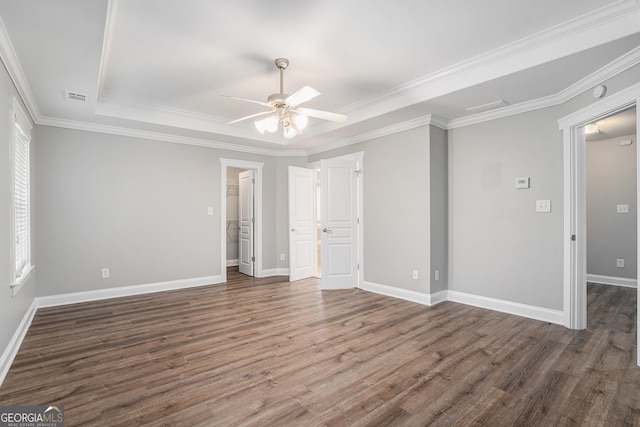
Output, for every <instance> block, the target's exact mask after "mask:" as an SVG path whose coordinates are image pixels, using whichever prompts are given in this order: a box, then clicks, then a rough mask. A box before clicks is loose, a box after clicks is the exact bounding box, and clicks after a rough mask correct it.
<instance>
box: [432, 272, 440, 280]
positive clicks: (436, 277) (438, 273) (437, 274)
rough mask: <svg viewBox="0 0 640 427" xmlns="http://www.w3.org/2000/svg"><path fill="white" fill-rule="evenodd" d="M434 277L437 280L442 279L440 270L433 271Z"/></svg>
mask: <svg viewBox="0 0 640 427" xmlns="http://www.w3.org/2000/svg"><path fill="white" fill-rule="evenodd" d="M433 276H434V279H435V280H436V282H437V281H438V280H440V270H436V272H435V273H433Z"/></svg>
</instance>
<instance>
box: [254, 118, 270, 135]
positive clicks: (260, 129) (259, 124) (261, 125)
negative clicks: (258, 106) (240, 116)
mask: <svg viewBox="0 0 640 427" xmlns="http://www.w3.org/2000/svg"><path fill="white" fill-rule="evenodd" d="M253 124H254V126H255V127H256V129H258V132H260V134H261V135H264V132H265V131H266V130H267V126H266V125H265V123H264V119H262V120H256V121H255V122H254V123H253Z"/></svg>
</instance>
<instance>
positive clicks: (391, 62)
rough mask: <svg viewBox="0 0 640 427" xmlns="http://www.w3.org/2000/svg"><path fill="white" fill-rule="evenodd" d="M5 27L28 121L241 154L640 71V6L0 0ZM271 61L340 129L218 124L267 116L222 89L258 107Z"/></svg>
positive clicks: (630, 2) (529, 100)
mask: <svg viewBox="0 0 640 427" xmlns="http://www.w3.org/2000/svg"><path fill="white" fill-rule="evenodd" d="M0 18H1V19H2V23H3V24H4V27H5V29H6V34H7V35H8V37H6V36H5V37H0V42H3V41H4V44H3V46H0V47H1V48H2V49H1V51H2V52H3V59H4V60H5V63H7V68H8V69H9V70H10V73H11V74H12V76H13V78H14V80H15V81H16V83H17V85H18V87H19V89H20V91H21V92H22V95H23V97H24V98H25V99H26V101H27V104H28V108H29V110H30V112H31V114H32V115H33V116H34V119H35V120H36V122H38V123H41V124H45V125H54V126H67V127H73V128H79V129H90V130H98V131H113V132H116V133H118V132H119V133H125V132H132V133H134V134H135V132H139V133H140V134H145V133H146V134H147V135H151V134H152V135H159V134H162V135H165V136H168V137H171V138H183V139H185V140H187V139H188V140H191V141H199V142H202V143H207V142H211V143H212V144H223V146H225V147H232V148H233V147H236V148H237V149H240V150H249V151H250V150H254V151H255V150H263V151H269V152H283V153H284V152H287V153H308V152H317V151H321V150H323V149H326V148H328V147H331V146H337V145H340V144H342V145H344V144H348V143H350V142H356V141H358V140H362V139H363V138H366V137H368V136H371V135H376V134H378V133H380V132H385V129H393V128H394V127H398V126H405V125H406V124H407V123H419V122H421V121H429V120H431V121H432V122H435V123H437V124H438V125H440V126H443V127H447V126H453V125H455V124H456V123H464V122H465V120H467V121H468V120H474V118H476V117H477V118H482V117H483V115H482V113H481V114H480V115H476V116H474V115H473V114H474V113H472V112H469V111H466V110H465V109H466V108H468V107H472V106H476V105H482V104H486V103H490V102H494V101H498V100H504V101H505V102H506V103H507V104H509V106H507V107H505V108H504V109H503V110H504V111H505V112H506V111H510V110H509V109H513V108H514V106H516V107H518V106H523V105H534V104H535V102H539V101H540V100H541V99H542V100H545V99H551V100H553V99H556V98H558V97H560V98H562V97H563V96H564V97H567V96H572V94H571V93H570V92H571V89H572V88H579V89H580V90H585V89H587V88H589V87H591V86H588V87H583V86H587V85H595V83H599V82H597V78H598V77H604V76H606V73H603V72H602V70H603V69H606V68H607V67H611V65H610V64H611V63H615V64H619V63H624V64H626V65H625V66H627V67H628V66H630V65H633V64H635V63H638V62H640V48H638V46H640V5H639V4H638V0H619V1H605V0H563V1H557V0H527V1H525V0H522V1H517V2H515V1H513V0H488V1H485V2H473V1H469V0H448V1H433V0H432V1H419V0H396V1H394V2H389V1H384V0H375V1H372V0H350V1H338V0H323V1H316V2H311V1H300V0H280V1H278V2H265V1H264V0H237V1H233V2H222V1H218V2H216V1H211V0H182V1H179V2H178V1H175V0H136V1H122V0H111V1H107V0H92V1H87V0H56V1H51V0H21V1H15V0H0ZM14 52H15V58H14V57H12V55H13V53H14ZM277 57H286V58H288V59H289V60H290V62H291V63H290V66H289V69H288V70H286V71H285V92H288V93H292V92H294V91H295V90H297V89H299V88H300V87H302V86H304V85H309V86H312V87H314V88H316V89H318V90H319V91H320V92H322V95H321V96H319V97H317V98H315V99H313V100H312V101H310V102H308V103H307V104H305V105H304V106H306V107H310V108H316V109H321V110H328V111H336V112H340V113H343V114H347V115H348V116H349V119H348V120H347V121H346V122H345V123H343V124H336V123H332V122H324V121H321V120H317V119H316V120H314V119H312V121H311V123H310V126H309V128H308V130H306V131H305V134H304V135H301V136H298V137H296V138H294V139H292V140H285V139H284V138H283V137H282V136H281V135H280V134H274V135H266V136H262V135H260V134H259V133H258V132H256V131H255V129H253V127H252V123H251V121H250V120H249V121H246V122H240V123H237V124H234V125H226V124H225V123H226V122H228V121H231V120H234V119H236V118H239V117H243V116H246V115H249V114H253V113H258V112H260V111H262V108H263V107H261V106H259V105H255V104H250V103H243V102H239V101H235V100H231V99H228V98H225V97H222V96H220V95H232V96H236V97H241V98H249V99H254V100H258V101H266V98H267V96H269V95H270V94H272V93H276V92H278V89H279V87H278V86H279V75H278V70H277V68H276V67H275V65H274V63H273V61H274V59H275V58H277ZM603 67H604V68H603ZM618 68H620V67H618ZM64 91H72V92H77V93H82V94H85V95H87V96H88V101H87V102H86V103H79V102H77V101H69V100H65V98H64V96H63V94H64ZM574 95H575V94H574ZM554 97H555V98H554ZM521 108H523V107H521ZM493 114H495V113H493ZM470 116H471V117H470ZM229 144H232V145H229Z"/></svg>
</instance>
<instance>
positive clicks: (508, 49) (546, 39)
mask: <svg viewBox="0 0 640 427" xmlns="http://www.w3.org/2000/svg"><path fill="white" fill-rule="evenodd" d="M639 18H640V5H639V4H638V0H620V1H618V2H615V3H613V4H611V5H607V6H605V7H602V8H600V9H597V10H595V11H592V12H589V13H586V14H584V15H582V16H579V17H577V18H574V19H572V20H569V21H567V22H563V23H561V24H559V25H556V26H554V27H551V28H548V29H546V30H544V31H541V32H539V33H537V34H533V35H531V36H529V37H525V38H523V39H520V40H518V41H516V42H513V43H509V44H507V45H504V46H502V47H500V48H497V49H494V50H492V51H489V52H485V53H483V54H481V55H478V56H476V57H474V58H471V59H469V60H466V61H462V62H460V63H458V64H455V65H452V66H450V67H446V68H443V69H441V70H438V71H436V72H435V73H432V74H429V75H427V76H423V77H420V78H418V79H415V80H413V81H411V82H408V83H406V84H403V85H401V86H397V87H395V88H393V89H390V90H387V91H385V92H382V93H380V94H378V95H375V96H373V97H370V98H367V99H364V100H362V101H359V102H356V103H354V104H351V105H349V106H346V107H345V108H342V109H340V112H341V113H344V114H349V118H350V121H351V122H352V123H353V122H357V121H362V120H367V119H369V118H371V117H375V116H378V115H380V114H384V113H387V112H389V111H394V110H397V109H400V108H404V107H407V106H408V104H407V103H408V102H409V100H410V101H411V103H416V102H424V101H428V100H430V99H433V98H436V97H438V96H442V95H445V94H447V93H451V92H454V91H457V90H461V89H464V88H467V87H470V86H473V85H476V84H480V83H484V82H486V81H489V80H492V79H495V78H499V77H502V76H504V75H507V74H511V73H514V72H518V71H521V70H523V69H526V68H529V67H532V66H535V65H539V64H541V63H545V62H549V61H552V60H555V59H558V58H561V57H564V56H567V55H569V54H572V53H575V52H577V51H581V50H585V49H589V48H592V47H594V46H597V45H601V44H603V43H607V42H609V41H613V40H615V39H618V38H621V37H624V36H626V35H630V34H634V33H636V32H637V28H638V24H637V21H638V19H639Z"/></svg>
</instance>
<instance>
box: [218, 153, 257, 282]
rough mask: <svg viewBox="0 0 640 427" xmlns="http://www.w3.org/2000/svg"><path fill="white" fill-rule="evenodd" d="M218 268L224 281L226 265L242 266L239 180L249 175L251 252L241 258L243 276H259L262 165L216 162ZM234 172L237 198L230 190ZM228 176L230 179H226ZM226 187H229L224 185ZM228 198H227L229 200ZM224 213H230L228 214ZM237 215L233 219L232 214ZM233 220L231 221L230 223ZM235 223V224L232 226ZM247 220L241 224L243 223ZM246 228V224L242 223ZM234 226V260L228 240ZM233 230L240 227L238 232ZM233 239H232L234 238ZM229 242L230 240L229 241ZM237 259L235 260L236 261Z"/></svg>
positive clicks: (244, 162) (248, 217) (243, 161)
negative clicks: (235, 239) (235, 207)
mask: <svg viewBox="0 0 640 427" xmlns="http://www.w3.org/2000/svg"><path fill="white" fill-rule="evenodd" d="M220 163H221V168H220V219H221V221H220V222H221V224H220V268H221V270H222V277H223V281H225V282H226V280H227V265H228V264H231V265H233V263H234V262H237V263H238V265H239V267H242V266H241V264H242V262H243V252H242V245H243V241H242V227H243V222H242V220H243V215H242V201H241V199H242V193H243V189H242V186H243V184H242V180H243V179H242V178H243V174H250V177H249V180H250V181H251V186H252V191H253V194H252V196H251V201H252V206H251V207H250V209H249V211H250V212H251V215H247V218H245V219H246V220H248V225H249V227H250V234H251V241H250V242H249V243H248V246H249V248H250V249H251V252H250V255H249V256H248V257H247V256H245V257H244V259H245V261H246V263H248V266H249V267H250V270H245V274H247V273H246V272H247V271H248V274H249V275H251V276H255V277H263V269H262V168H263V166H264V163H259V162H250V161H246V160H235V159H223V158H221V159H220ZM236 172H237V173H238V175H237V176H238V181H237V195H236V194H234V193H235V192H236V189H235V188H233V185H234V184H235V182H236V181H235V179H234V176H235V173H236ZM229 177H231V179H229ZM228 184H229V185H228ZM229 196H231V197H229ZM228 201H229V203H233V204H235V203H236V202H237V210H234V209H233V208H231V207H229V209H228V207H227V202H228ZM228 212H231V213H230V214H229V213H228ZM236 213H237V218H236V217H234V215H235V214H236ZM234 220H235V221H234ZM235 222H237V225H235ZM246 222H247V221H245V223H246ZM245 225H246V224H245ZM233 227H236V232H237V234H238V237H237V248H238V252H237V254H238V255H237V258H235V250H236V246H235V245H234V243H235V241H234V240H233V239H229V234H230V232H231V234H232V235H233V234H234V233H233V230H232V228H233ZM237 227H240V229H238V228H237ZM234 237H235V236H234ZM230 240H231V241H230ZM228 251H234V253H232V254H229V256H227V253H228ZM236 260H237V261H236Z"/></svg>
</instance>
